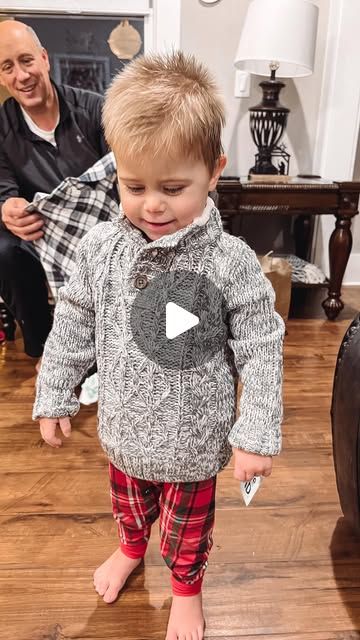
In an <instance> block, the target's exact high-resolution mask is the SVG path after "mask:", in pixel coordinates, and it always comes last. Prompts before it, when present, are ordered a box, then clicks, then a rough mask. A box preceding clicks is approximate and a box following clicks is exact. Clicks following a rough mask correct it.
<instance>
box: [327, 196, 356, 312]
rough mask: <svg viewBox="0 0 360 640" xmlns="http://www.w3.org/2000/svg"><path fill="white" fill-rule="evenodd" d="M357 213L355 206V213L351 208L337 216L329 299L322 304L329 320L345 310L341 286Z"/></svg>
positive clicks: (333, 236)
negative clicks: (352, 221)
mask: <svg viewBox="0 0 360 640" xmlns="http://www.w3.org/2000/svg"><path fill="white" fill-rule="evenodd" d="M348 202H349V199H347V198H344V204H347V203H348ZM351 204H353V203H351ZM356 213H357V212H356V204H355V211H354V210H353V207H351V208H350V209H348V210H346V209H340V210H339V212H338V213H337V214H336V223H335V229H334V231H333V232H332V234H331V238H330V242H329V261H330V284H329V289H328V297H327V298H326V300H324V302H323V303H322V306H323V308H324V310H325V313H326V315H327V317H328V318H329V320H335V318H337V316H338V315H339V313H340V311H341V310H342V309H343V308H344V303H343V301H342V300H341V297H340V296H341V284H342V280H343V277H344V273H345V269H346V265H347V263H348V259H349V255H350V251H351V247H352V234H351V218H352V217H353V216H354V215H355V214H356Z"/></svg>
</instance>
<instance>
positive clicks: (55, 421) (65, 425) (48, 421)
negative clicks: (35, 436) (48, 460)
mask: <svg viewBox="0 0 360 640" xmlns="http://www.w3.org/2000/svg"><path fill="white" fill-rule="evenodd" d="M39 422H40V433H41V435H42V438H43V440H45V442H46V443H47V444H49V445H50V447H56V448H57V449H58V448H59V447H61V445H62V440H61V438H57V437H56V435H55V432H56V427H57V425H59V427H60V429H61V431H62V433H63V434H64V436H65V438H69V437H70V435H71V422H70V418H39Z"/></svg>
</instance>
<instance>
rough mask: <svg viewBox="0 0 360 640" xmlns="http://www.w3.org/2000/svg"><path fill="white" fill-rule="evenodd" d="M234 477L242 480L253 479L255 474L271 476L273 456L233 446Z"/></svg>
mask: <svg viewBox="0 0 360 640" xmlns="http://www.w3.org/2000/svg"><path fill="white" fill-rule="evenodd" d="M233 454H234V462H235V469H234V478H236V480H240V481H241V482H246V481H247V480H251V478H253V477H254V476H265V477H266V476H269V475H270V474H271V470H272V457H271V456H260V455H259V454H257V453H249V452H248V451H243V449H236V448H235V447H233Z"/></svg>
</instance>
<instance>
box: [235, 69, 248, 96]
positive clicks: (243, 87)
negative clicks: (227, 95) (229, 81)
mask: <svg viewBox="0 0 360 640" xmlns="http://www.w3.org/2000/svg"><path fill="white" fill-rule="evenodd" d="M234 96H235V98H249V97H250V73H249V72H248V71H241V70H240V69H236V71H235V87H234Z"/></svg>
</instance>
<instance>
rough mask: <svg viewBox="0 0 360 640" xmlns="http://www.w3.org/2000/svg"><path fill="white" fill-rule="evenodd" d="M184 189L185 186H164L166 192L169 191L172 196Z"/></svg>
mask: <svg viewBox="0 0 360 640" xmlns="http://www.w3.org/2000/svg"><path fill="white" fill-rule="evenodd" d="M183 189H184V187H183V186H180V185H179V186H175V187H164V191H165V193H168V194H170V195H172V196H175V195H177V194H178V193H181V191H182V190H183Z"/></svg>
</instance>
